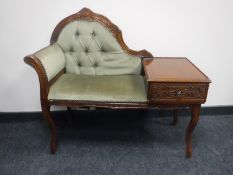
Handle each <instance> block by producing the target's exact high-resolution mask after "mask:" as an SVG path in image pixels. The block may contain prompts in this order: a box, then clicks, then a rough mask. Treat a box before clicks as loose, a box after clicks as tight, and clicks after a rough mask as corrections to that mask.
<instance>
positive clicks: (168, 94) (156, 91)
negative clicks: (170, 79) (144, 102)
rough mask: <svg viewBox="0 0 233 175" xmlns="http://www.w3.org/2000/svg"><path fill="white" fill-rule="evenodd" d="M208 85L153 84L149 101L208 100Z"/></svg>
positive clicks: (150, 88)
mask: <svg viewBox="0 0 233 175" xmlns="http://www.w3.org/2000/svg"><path fill="white" fill-rule="evenodd" d="M207 91H208V84H203V83H192V84H190V83H151V84H150V87H149V99H151V100H160V99H204V100H205V99H206V95H207Z"/></svg>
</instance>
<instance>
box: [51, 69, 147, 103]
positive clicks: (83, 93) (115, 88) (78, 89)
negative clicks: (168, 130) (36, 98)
mask: <svg viewBox="0 0 233 175" xmlns="http://www.w3.org/2000/svg"><path fill="white" fill-rule="evenodd" d="M48 99H49V100H81V101H101V102H146V101H147V94H146V89H145V84H144V79H143V77H142V76H141V75H111V76H109V75H95V76H93V75H75V74H68V73H66V74H63V75H62V76H61V77H60V78H59V79H58V80H57V81H56V82H55V83H54V84H53V85H52V86H51V88H50V92H49V95H48Z"/></svg>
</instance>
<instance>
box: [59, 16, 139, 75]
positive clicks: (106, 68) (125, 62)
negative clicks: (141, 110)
mask: <svg viewBox="0 0 233 175" xmlns="http://www.w3.org/2000/svg"><path fill="white" fill-rule="evenodd" d="M57 43H58V44H59V45H60V46H61V48H62V49H63V51H64V54H65V57H66V72H68V73H74V74H85V75H122V74H140V71H141V59H140V58H139V57H135V56H131V55H128V54H127V53H125V51H123V50H122V48H121V46H120V45H119V43H118V42H117V40H116V38H115V37H114V36H113V34H112V33H111V32H110V31H109V30H108V29H107V28H106V27H104V26H103V25H101V24H100V23H98V22H92V21H74V22H71V23H69V24H68V25H67V26H65V27H64V29H63V30H62V31H61V33H60V35H59V38H58V41H57Z"/></svg>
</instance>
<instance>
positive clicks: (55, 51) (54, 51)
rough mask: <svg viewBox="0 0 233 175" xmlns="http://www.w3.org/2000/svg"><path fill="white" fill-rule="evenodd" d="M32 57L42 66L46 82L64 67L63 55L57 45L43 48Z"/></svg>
mask: <svg viewBox="0 0 233 175" xmlns="http://www.w3.org/2000/svg"><path fill="white" fill-rule="evenodd" d="M34 55H35V56H36V57H37V58H38V59H39V60H40V62H41V64H42V65H43V68H44V70H45V72H46V75H47V78H48V81H50V80H51V79H52V78H53V77H55V76H56V75H57V74H58V73H59V72H60V71H61V70H62V69H64V67H65V55H64V53H63V51H62V49H61V48H60V47H59V46H58V45H57V44H53V45H51V46H48V47H45V48H44V49H42V50H40V51H38V52H36V53H35V54H34Z"/></svg>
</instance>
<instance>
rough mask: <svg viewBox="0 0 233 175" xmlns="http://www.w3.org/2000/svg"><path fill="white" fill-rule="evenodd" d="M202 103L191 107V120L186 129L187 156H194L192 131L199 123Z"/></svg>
mask: <svg viewBox="0 0 233 175" xmlns="http://www.w3.org/2000/svg"><path fill="white" fill-rule="evenodd" d="M200 109H201V105H199V104H198V105H193V106H192V107H191V115H192V116H191V120H190V122H189V125H188V128H187V130H186V137H185V139H186V158H191V157H192V133H193V130H194V128H195V127H196V125H197V122H198V120H199V116H200Z"/></svg>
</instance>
